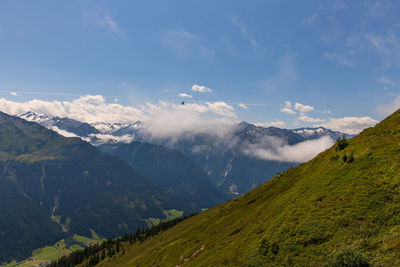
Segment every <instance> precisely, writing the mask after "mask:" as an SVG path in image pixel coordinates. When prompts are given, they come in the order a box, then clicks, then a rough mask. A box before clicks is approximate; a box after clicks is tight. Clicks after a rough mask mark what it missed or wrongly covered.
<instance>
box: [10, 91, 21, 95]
mask: <svg viewBox="0 0 400 267" xmlns="http://www.w3.org/2000/svg"><path fill="white" fill-rule="evenodd" d="M10 94H11V95H13V96H19V94H18V93H17V92H10Z"/></svg>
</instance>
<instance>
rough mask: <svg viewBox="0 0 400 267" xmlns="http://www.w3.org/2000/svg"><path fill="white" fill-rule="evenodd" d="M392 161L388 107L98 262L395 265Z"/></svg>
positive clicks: (398, 127)
mask: <svg viewBox="0 0 400 267" xmlns="http://www.w3.org/2000/svg"><path fill="white" fill-rule="evenodd" d="M399 169H400V111H397V112H395V113H394V114H392V115H391V116H389V117H388V118H387V119H385V120H384V121H382V122H381V123H380V124H378V125H377V126H376V127H374V128H369V129H366V130H364V131H363V132H362V133H361V134H360V135H359V136H356V137H354V138H352V139H350V140H348V142H347V141H345V140H341V141H340V142H338V143H337V144H336V145H334V146H333V147H332V148H330V149H328V150H327V151H325V152H322V153H320V154H319V155H318V156H317V157H315V158H314V159H312V160H311V161H309V162H307V163H305V164H302V165H300V166H298V167H296V168H292V169H289V170H287V171H286V172H285V173H283V174H280V175H277V176H276V177H274V178H273V179H272V180H271V181H269V182H267V183H265V184H263V185H261V186H259V187H257V188H256V189H254V190H252V191H251V192H249V193H248V194H246V195H244V196H241V197H239V198H237V199H234V200H231V201H229V202H227V203H225V204H223V205H220V206H218V207H215V208H213V209H210V210H208V211H206V212H203V213H201V214H199V215H197V216H194V217H192V218H189V219H188V220H185V221H184V222H182V223H180V224H178V225H177V226H175V227H173V228H171V229H170V230H167V231H165V232H164V233H161V234H160V235H158V236H156V237H154V238H150V239H149V240H147V241H145V242H144V243H143V244H140V245H139V244H137V245H133V246H132V247H130V248H126V249H125V255H124V256H122V257H120V258H116V259H115V260H114V261H113V260H111V261H110V262H108V261H104V262H102V264H101V266H111V265H113V266H153V265H155V266H329V265H333V266H345V265H334V263H337V264H340V263H343V261H344V260H352V261H353V262H359V263H360V262H364V263H365V262H366V261H368V262H369V263H370V264H374V265H376V266H399V265H400V175H399ZM354 266H367V265H354Z"/></svg>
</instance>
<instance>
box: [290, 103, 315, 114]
mask: <svg viewBox="0 0 400 267" xmlns="http://www.w3.org/2000/svg"><path fill="white" fill-rule="evenodd" d="M294 108H295V109H296V110H298V111H300V112H302V113H306V112H309V111H312V110H314V107H312V106H309V105H303V104H301V103H298V102H296V103H295V104H294Z"/></svg>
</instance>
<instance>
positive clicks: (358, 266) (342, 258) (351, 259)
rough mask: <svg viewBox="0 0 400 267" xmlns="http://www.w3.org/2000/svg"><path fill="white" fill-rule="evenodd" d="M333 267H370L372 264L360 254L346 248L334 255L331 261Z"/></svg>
mask: <svg viewBox="0 0 400 267" xmlns="http://www.w3.org/2000/svg"><path fill="white" fill-rule="evenodd" d="M329 266H331V267H369V266H371V264H370V263H369V262H368V261H367V260H366V259H365V258H364V257H363V256H362V255H361V253H360V252H358V251H354V250H352V249H349V248H346V249H343V250H342V251H339V252H338V253H336V254H334V255H333V257H332V260H331V263H330V265H329Z"/></svg>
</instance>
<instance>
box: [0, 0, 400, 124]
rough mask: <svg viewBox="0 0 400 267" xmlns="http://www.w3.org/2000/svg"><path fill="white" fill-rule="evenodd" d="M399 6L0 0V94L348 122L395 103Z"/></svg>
mask: <svg viewBox="0 0 400 267" xmlns="http://www.w3.org/2000/svg"><path fill="white" fill-rule="evenodd" d="M399 14H400V2H399V1H383V0H377V1H368V0H363V1H361V0H360V1H340V0H330V1H282V0H279V1H256V0H254V1H73V0H71V1H28V0H26V1H12V0H3V1H1V3H0V97H2V99H3V101H5V100H7V101H13V102H18V103H26V102H27V101H30V100H32V99H40V100H43V101H49V102H54V101H70V102H71V101H74V99H75V100H76V99H78V98H79V97H80V96H84V95H102V96H104V97H105V99H106V101H107V103H118V104H120V105H122V106H134V107H139V106H140V105H144V104H145V103H152V104H154V105H157V103H160V101H162V102H163V103H172V104H173V103H175V104H177V103H180V101H181V100H183V99H185V101H186V103H187V104H189V105H190V104H199V105H206V106H207V105H208V104H206V103H212V104H213V103H221V102H223V103H224V104H226V105H228V106H229V107H228V108H227V109H228V111H229V110H230V111H231V112H233V113H234V116H230V115H229V114H228V117H231V118H234V119H235V120H238V121H241V120H245V121H248V122H252V123H264V125H276V126H280V127H287V128H294V127H300V126H314V125H319V124H321V125H325V126H327V127H330V128H334V129H337V130H343V129H350V130H348V132H352V130H351V127H353V128H354V131H358V130H360V129H361V128H360V127H366V126H369V125H372V124H373V123H374V122H375V120H381V119H383V118H384V117H385V116H386V115H388V114H389V113H390V112H391V111H393V110H395V109H396V108H398V107H400V97H399V95H400V90H399V84H400V79H399V77H398V76H399V75H398V73H399V62H400V61H399V58H400V16H399ZM196 85H198V86H196ZM199 88H200V91H204V92H200V91H199ZM207 88H208V89H210V90H207ZM193 89H194V90H193ZM196 89H197V91H196ZM180 94H181V96H179V95H180ZM182 94H186V95H190V96H192V97H191V98H189V97H183V95H182ZM288 101H289V102H290V104H289V103H288ZM295 103H298V104H297V105H296V104H295ZM239 104H242V105H239ZM307 106H308V107H307ZM207 107H208V108H210V109H212V105H211V104H210V105H208V106H207ZM0 108H2V110H3V111H6V112H7V111H9V110H7V109H6V108H5V107H1V106H0ZM10 113H12V112H10ZM217 113H218V112H217ZM218 114H219V113H218ZM219 115H222V116H225V115H227V114H223V113H221V114H219ZM346 117H347V119H345V118H346ZM349 118H350V119H349ZM346 127H347V128H346ZM357 127H358V128H357Z"/></svg>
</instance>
